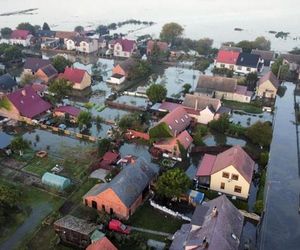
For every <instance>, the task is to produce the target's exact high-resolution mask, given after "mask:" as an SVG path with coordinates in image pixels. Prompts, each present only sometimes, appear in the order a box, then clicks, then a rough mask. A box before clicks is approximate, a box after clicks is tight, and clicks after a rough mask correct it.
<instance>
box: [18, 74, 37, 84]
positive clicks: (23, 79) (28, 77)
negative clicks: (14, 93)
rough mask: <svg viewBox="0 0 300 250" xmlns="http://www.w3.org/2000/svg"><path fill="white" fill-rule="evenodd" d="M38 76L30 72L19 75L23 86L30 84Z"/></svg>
mask: <svg viewBox="0 0 300 250" xmlns="http://www.w3.org/2000/svg"><path fill="white" fill-rule="evenodd" d="M36 79H38V77H37V76H36V75H32V74H29V73H28V74H23V75H22V77H21V85H22V86H25V85H26V84H32V83H33V82H34V81H35V80H36Z"/></svg>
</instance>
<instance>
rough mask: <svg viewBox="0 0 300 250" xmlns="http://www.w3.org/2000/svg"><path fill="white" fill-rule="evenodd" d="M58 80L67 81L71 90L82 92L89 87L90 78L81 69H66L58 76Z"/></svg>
mask: <svg viewBox="0 0 300 250" xmlns="http://www.w3.org/2000/svg"><path fill="white" fill-rule="evenodd" d="M58 77H59V78H62V79H65V80H67V81H68V82H69V83H71V84H72V86H73V89H77V90H83V89H85V88H87V87H89V86H91V83H92V78H91V76H90V74H89V73H88V72H87V71H86V70H83V69H76V68H68V67H67V68H66V69H65V72H64V73H61V74H59V76H58Z"/></svg>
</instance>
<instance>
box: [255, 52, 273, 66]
mask: <svg viewBox="0 0 300 250" xmlns="http://www.w3.org/2000/svg"><path fill="white" fill-rule="evenodd" d="M251 54H253V55H258V56H260V58H261V59H262V60H264V66H267V67H270V66H271V65H272V63H273V62H274V60H275V52H274V51H267V50H259V49H253V50H252V51H251Z"/></svg>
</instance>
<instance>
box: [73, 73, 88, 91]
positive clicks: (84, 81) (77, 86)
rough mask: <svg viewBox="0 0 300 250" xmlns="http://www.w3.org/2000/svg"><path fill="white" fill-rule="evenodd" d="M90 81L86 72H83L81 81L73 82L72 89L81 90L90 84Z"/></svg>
mask: <svg viewBox="0 0 300 250" xmlns="http://www.w3.org/2000/svg"><path fill="white" fill-rule="evenodd" d="M91 83H92V78H91V76H90V75H89V74H88V73H85V74H84V77H83V79H82V81H81V83H74V85H73V89H77V90H83V89H85V88H87V87H89V86H91Z"/></svg>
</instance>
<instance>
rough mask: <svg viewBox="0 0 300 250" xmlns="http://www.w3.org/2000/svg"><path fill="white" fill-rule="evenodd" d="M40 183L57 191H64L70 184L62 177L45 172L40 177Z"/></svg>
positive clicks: (68, 180)
mask: <svg viewBox="0 0 300 250" xmlns="http://www.w3.org/2000/svg"><path fill="white" fill-rule="evenodd" d="M42 183H43V184H45V185H47V186H50V187H54V188H56V189H59V190H64V189H65V188H67V187H68V186H69V185H70V184H71V181H70V179H68V178H65V177H63V176H60V175H56V174H52V173H49V172H47V173H45V174H44V175H43V177H42Z"/></svg>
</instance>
